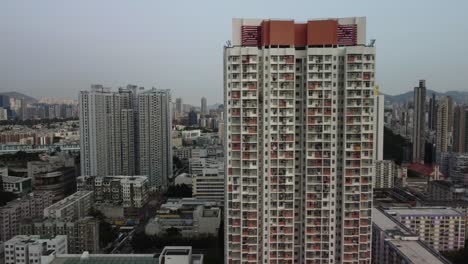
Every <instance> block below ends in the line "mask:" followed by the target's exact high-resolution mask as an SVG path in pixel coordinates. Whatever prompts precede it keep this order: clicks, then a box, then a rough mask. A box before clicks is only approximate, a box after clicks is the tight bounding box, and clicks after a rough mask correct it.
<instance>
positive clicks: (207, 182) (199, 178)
mask: <svg viewBox="0 0 468 264" xmlns="http://www.w3.org/2000/svg"><path fill="white" fill-rule="evenodd" d="M220 168H222V167H220ZM220 168H204V169H202V174H201V175H193V177H192V196H193V197H195V198H198V199H203V200H213V201H219V202H224V169H220Z"/></svg>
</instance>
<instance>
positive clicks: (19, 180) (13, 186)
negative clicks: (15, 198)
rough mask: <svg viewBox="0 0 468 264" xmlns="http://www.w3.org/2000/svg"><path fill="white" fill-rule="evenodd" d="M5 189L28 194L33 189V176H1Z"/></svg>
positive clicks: (0, 181)
mask: <svg viewBox="0 0 468 264" xmlns="http://www.w3.org/2000/svg"><path fill="white" fill-rule="evenodd" d="M0 178H1V180H0V184H3V191H5V192H12V193H16V194H26V193H29V192H31V191H32V185H31V178H23V177H15V176H0Z"/></svg>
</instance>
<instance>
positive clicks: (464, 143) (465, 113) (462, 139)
mask: <svg viewBox="0 0 468 264" xmlns="http://www.w3.org/2000/svg"><path fill="white" fill-rule="evenodd" d="M453 151H454V152H462V153H463V152H468V108H467V106H466V105H459V106H457V107H455V110H454V117H453Z"/></svg>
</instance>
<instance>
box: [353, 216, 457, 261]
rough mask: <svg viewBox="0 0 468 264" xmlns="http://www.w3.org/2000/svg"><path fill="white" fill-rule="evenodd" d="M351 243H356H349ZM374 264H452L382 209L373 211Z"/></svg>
mask: <svg viewBox="0 0 468 264" xmlns="http://www.w3.org/2000/svg"><path fill="white" fill-rule="evenodd" d="M349 243H356V242H355V241H349ZM372 263H376V264H377V263H378V264H393V263H408V264H409V263H414V264H425V263H431V264H450V263H451V262H450V261H448V260H447V259H445V258H444V257H443V256H442V255H441V254H440V253H438V252H437V251H435V250H434V249H432V248H431V247H429V246H427V245H426V244H425V243H424V242H422V241H421V240H420V239H419V237H418V235H417V234H415V233H414V232H412V231H411V230H410V229H408V228H407V227H405V226H404V225H402V224H401V223H399V222H398V221H397V220H395V219H393V217H392V216H390V215H388V214H387V213H385V212H384V211H383V210H381V209H376V208H373V209H372Z"/></svg>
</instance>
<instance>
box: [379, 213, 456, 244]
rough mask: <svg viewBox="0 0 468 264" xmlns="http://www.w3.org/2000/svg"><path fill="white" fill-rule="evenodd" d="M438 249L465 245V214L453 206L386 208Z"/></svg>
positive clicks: (394, 216) (423, 239)
mask: <svg viewBox="0 0 468 264" xmlns="http://www.w3.org/2000/svg"><path fill="white" fill-rule="evenodd" d="M385 212H386V213H387V214H388V215H391V216H392V217H393V218H395V219H396V220H397V221H399V222H400V223H402V224H403V225H405V226H406V227H407V228H408V229H410V230H411V231H412V232H414V233H416V234H418V235H419V238H420V239H421V240H422V241H424V242H426V243H427V244H428V245H430V246H431V247H433V248H434V249H435V250H437V251H451V250H457V249H461V248H463V247H464V246H465V215H464V214H463V213H461V212H459V211H457V210H455V209H452V208H441V207H412V208H397V207H392V208H388V209H386V210H385Z"/></svg>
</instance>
